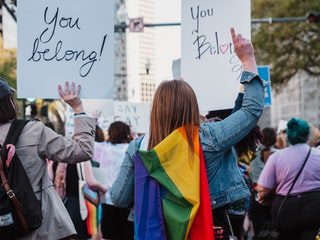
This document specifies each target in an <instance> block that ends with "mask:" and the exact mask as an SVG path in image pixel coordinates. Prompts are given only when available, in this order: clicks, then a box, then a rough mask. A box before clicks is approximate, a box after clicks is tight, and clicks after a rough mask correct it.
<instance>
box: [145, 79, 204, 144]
mask: <svg viewBox="0 0 320 240" xmlns="http://www.w3.org/2000/svg"><path fill="white" fill-rule="evenodd" d="M150 118H151V119H150V138H149V144H148V149H149V150H150V149H152V148H154V147H155V146H156V145H157V144H159V143H160V142H161V141H162V140H163V139H165V138H166V137H167V136H168V135H170V133H171V132H172V131H174V130H175V129H177V128H179V127H182V126H185V127H186V134H187V138H188V142H189V144H190V146H191V148H192V150H193V144H192V143H193V137H194V129H195V127H196V126H199V122H200V114H199V107H198V101H197V98H196V95H195V93H194V91H193V89H192V88H191V87H190V85H189V84H187V83H186V82H185V81H183V80H172V81H164V82H162V83H161V84H160V85H159V87H158V88H157V90H156V92H155V95H154V99H153V104H152V110H151V117H150Z"/></svg>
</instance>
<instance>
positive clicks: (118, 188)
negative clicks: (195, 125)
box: [110, 72, 264, 209]
mask: <svg viewBox="0 0 320 240" xmlns="http://www.w3.org/2000/svg"><path fill="white" fill-rule="evenodd" d="M241 83H243V84H244V85H245V91H244V99H243V105H242V108H241V109H240V110H238V111H237V112H235V113H233V114H231V115H230V116H229V117H228V118H226V119H224V120H222V121H220V122H208V123H202V124H201V125H200V141H201V146H202V150H203V153H204V158H205V161H206V168H207V176H208V181H209V185H210V186H209V188H210V197H211V204H212V208H213V209H214V208H217V207H221V206H225V205H226V204H228V203H231V202H234V201H236V200H239V199H241V198H245V197H247V196H249V195H250V192H249V190H248V187H247V185H246V183H245V181H244V179H243V177H242V175H241V173H240V170H239V168H238V166H237V159H236V154H235V152H234V150H233V148H232V147H233V146H234V145H235V144H236V143H237V142H239V141H240V140H241V139H242V138H243V137H245V136H246V135H247V134H248V133H249V132H250V130H251V129H252V128H253V127H254V126H255V125H256V124H257V121H258V120H259V117H260V116H261V114H262V111H263V101H264V91H263V88H264V85H263V84H264V83H263V81H262V80H261V79H260V78H259V77H258V76H257V75H255V74H253V73H250V72H243V74H242V77H241ZM140 142H141V139H140V138H139V139H136V140H134V141H132V142H131V143H130V144H129V146H128V149H127V151H126V155H125V159H124V161H123V163H122V166H121V169H120V172H119V175H118V177H117V179H116V181H115V182H114V184H113V186H112V188H111V189H110V197H111V200H112V202H113V204H114V205H115V206H118V207H132V206H133V199H134V156H135V154H136V153H137V151H138V150H139V145H140Z"/></svg>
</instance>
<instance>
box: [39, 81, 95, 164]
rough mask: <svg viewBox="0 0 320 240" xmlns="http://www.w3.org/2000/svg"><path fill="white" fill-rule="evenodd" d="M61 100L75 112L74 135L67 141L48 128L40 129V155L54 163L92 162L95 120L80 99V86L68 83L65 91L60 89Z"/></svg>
mask: <svg viewBox="0 0 320 240" xmlns="http://www.w3.org/2000/svg"><path fill="white" fill-rule="evenodd" d="M58 91H59V94H60V96H61V98H62V99H63V100H64V101H65V102H66V103H67V104H68V105H70V106H71V108H72V109H73V111H74V114H75V118H74V126H75V129H74V135H73V137H72V139H67V138H64V137H62V136H61V135H58V134H56V133H55V132H54V131H52V130H51V129H49V128H47V127H42V128H40V129H41V130H40V131H41V132H40V142H39V145H38V152H39V155H40V156H42V157H43V158H48V159H50V160H53V161H59V162H67V163H77V162H81V161H86V160H90V159H92V157H93V146H94V136H95V119H93V118H90V117H88V116H87V115H86V114H85V113H84V111H83V106H82V102H81V100H80V98H79V92H80V86H78V87H77V88H76V87H75V84H74V83H72V84H71V88H69V83H68V82H66V85H65V90H64V91H63V90H62V88H61V86H60V85H59V88H58Z"/></svg>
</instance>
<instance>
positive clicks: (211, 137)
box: [200, 72, 264, 152]
mask: <svg viewBox="0 0 320 240" xmlns="http://www.w3.org/2000/svg"><path fill="white" fill-rule="evenodd" d="M241 83H242V84H244V87H245V90H244V96H243V103H242V107H241V108H240V109H239V110H238V111H236V112H234V113H233V114H231V115H230V116H229V117H228V118H226V119H224V120H222V121H220V122H206V123H202V124H201V126H200V136H201V143H202V146H203V147H204V148H205V149H206V150H207V151H217V152H222V151H226V150H228V149H230V148H231V147H232V146H234V145H235V144H236V143H238V142H239V141H240V140H241V139H242V138H244V137H245V136H246V135H247V134H248V133H249V132H250V131H251V129H253V128H254V127H255V126H256V124H257V122H258V120H259V118H260V116H261V114H262V111H263V104H264V82H263V81H262V80H261V79H260V77H259V76H258V75H256V74H254V73H250V72H243V74H242V76H241Z"/></svg>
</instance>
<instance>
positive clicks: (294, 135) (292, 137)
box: [286, 118, 310, 145]
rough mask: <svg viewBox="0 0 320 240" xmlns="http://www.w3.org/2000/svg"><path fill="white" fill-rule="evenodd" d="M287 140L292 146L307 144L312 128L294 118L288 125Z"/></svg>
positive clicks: (301, 120)
mask: <svg viewBox="0 0 320 240" xmlns="http://www.w3.org/2000/svg"><path fill="white" fill-rule="evenodd" d="M286 132H287V138H288V141H289V143H290V144H291V145H295V144H298V143H306V142H308V140H309V134H310V126H309V124H308V123H307V122H306V121H305V120H303V119H300V118H292V119H291V120H290V121H289V122H288V124H287V131H286Z"/></svg>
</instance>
